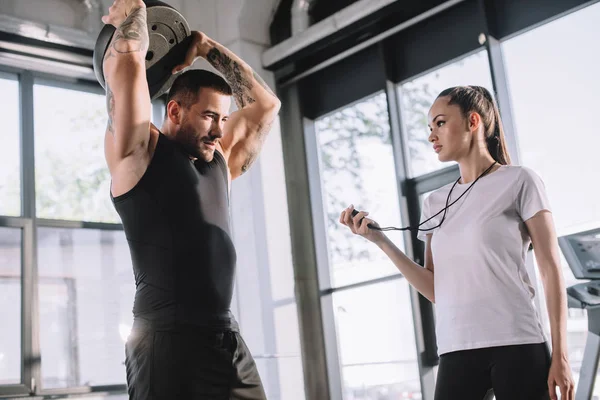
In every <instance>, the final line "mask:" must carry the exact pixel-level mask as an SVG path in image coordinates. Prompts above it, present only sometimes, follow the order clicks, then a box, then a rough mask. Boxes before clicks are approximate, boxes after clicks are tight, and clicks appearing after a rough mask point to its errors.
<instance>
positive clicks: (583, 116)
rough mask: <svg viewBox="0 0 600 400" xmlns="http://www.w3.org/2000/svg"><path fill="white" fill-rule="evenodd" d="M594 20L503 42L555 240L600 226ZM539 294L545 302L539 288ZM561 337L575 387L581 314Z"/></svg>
mask: <svg viewBox="0 0 600 400" xmlns="http://www.w3.org/2000/svg"><path fill="white" fill-rule="evenodd" d="M599 20H600V4H595V5H592V6H589V7H587V8H584V9H581V10H579V11H577V12H574V13H572V14H570V15H568V16H566V17H563V18H560V19H558V20H555V21H553V22H551V23H548V24H546V25H543V26H541V27H539V28H536V29H534V30H532V31H529V32H527V33H525V34H522V35H519V36H517V37H515V38H513V39H510V40H508V41H506V42H504V43H503V53H504V58H505V64H506V68H507V72H508V80H509V87H510V91H511V97H512V104H513V110H514V118H515V125H516V129H517V134H518V138H519V148H520V151H521V158H522V163H523V164H524V165H526V166H528V167H530V168H532V169H533V170H535V171H536V172H537V173H538V174H540V176H541V177H542V179H543V180H544V183H545V185H546V190H547V193H548V197H549V200H550V203H551V206H552V208H553V216H554V220H555V224H556V229H557V233H558V235H559V236H562V235H566V234H570V233H575V232H579V231H583V230H587V229H592V228H596V227H598V226H600V203H599V202H598V198H599V197H600V185H598V163H597V158H598V157H597V147H596V145H595V144H596V143H597V141H598V140H597V138H598V133H597V129H596V121H595V115H596V114H597V110H598V107H600V97H598V93H600V81H599V80H598V73H597V65H598V62H599V61H600V58H599V56H598V53H597V52H594V51H587V50H584V49H591V48H594V47H595V46H597V43H598V41H600V27H599V26H598V21H599ZM574 43H577V45H576V46H574V45H573V44H574ZM557 55H559V56H558V57H557ZM562 266H563V272H564V276H565V280H566V284H567V286H570V285H573V284H575V283H578V281H577V280H575V278H574V277H573V274H572V273H571V270H570V269H569V267H568V264H567V263H566V261H565V260H564V259H562ZM538 281H539V280H538ZM539 289H540V290H539V293H541V294H542V298H541V299H540V300H542V302H545V299H544V298H543V290H542V287H541V283H540V288H539ZM542 308H545V304H543V305H542ZM543 312H545V311H543ZM567 331H568V335H567V339H568V346H569V358H570V361H571V366H572V368H573V373H574V376H575V379H576V381H577V380H578V378H579V372H580V368H581V360H582V357H583V351H584V346H585V340H586V337H587V335H586V333H587V318H586V314H585V313H584V312H582V311H581V310H569V319H568V323H567ZM596 386H597V387H596V389H595V390H594V394H595V395H596V396H598V395H600V387H598V385H596Z"/></svg>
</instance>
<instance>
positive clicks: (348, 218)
mask: <svg viewBox="0 0 600 400" xmlns="http://www.w3.org/2000/svg"><path fill="white" fill-rule="evenodd" d="M352 210H354V206H353V205H350V207H348V208H346V209H345V210H344V211H342V214H341V215H340V223H341V224H342V225H346V226H347V227H348V228H350V230H351V231H352V233H354V234H356V235H360V236H362V237H364V238H365V239H367V240H370V241H371V242H373V243H375V244H377V243H380V242H381V241H383V240H384V239H385V237H386V236H385V235H384V234H383V232H381V231H377V230H374V229H371V228H369V227H368V226H367V225H369V224H371V225H372V226H375V227H379V225H378V224H377V222H375V221H373V220H372V219H370V218H366V216H367V215H369V213H368V212H365V211H360V212H359V213H358V214H356V215H355V216H354V217H352Z"/></svg>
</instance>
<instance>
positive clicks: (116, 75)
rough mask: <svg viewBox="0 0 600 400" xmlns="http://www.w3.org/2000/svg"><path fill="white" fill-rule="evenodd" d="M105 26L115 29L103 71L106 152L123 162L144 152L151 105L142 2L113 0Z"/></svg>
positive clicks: (139, 0) (103, 19)
mask: <svg viewBox="0 0 600 400" xmlns="http://www.w3.org/2000/svg"><path fill="white" fill-rule="evenodd" d="M102 21H103V22H104V23H105V24H111V25H113V26H115V28H116V29H117V30H116V31H115V33H114V35H113V38H112V40H111V42H110V44H109V46H108V49H107V50H106V53H105V56H104V61H103V71H104V80H105V86H106V105H107V109H108V127H107V136H108V134H110V136H111V137H112V138H109V137H107V140H106V144H107V149H106V150H107V153H108V154H109V155H110V157H111V158H112V159H116V160H119V159H123V158H126V157H128V156H130V155H132V154H135V153H136V152H137V151H143V150H147V148H148V141H149V138H150V117H151V110H150V108H151V103H150V95H149V92H148V83H147V81H146V66H145V57H146V52H147V50H148V41H149V40H148V27H147V24H146V5H145V4H144V2H143V1H141V0H116V1H115V2H114V4H113V5H112V6H111V7H110V8H109V15H107V16H104V17H102Z"/></svg>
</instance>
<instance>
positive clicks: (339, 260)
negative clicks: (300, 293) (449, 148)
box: [315, 93, 403, 287]
mask: <svg viewBox="0 0 600 400" xmlns="http://www.w3.org/2000/svg"><path fill="white" fill-rule="evenodd" d="M315 127H316V132H317V147H318V149H319V168H320V175H321V188H322V191H323V194H322V195H323V201H324V207H325V216H326V228H327V237H328V250H329V259H330V264H331V283H332V286H333V287H338V286H344V285H349V284H352V283H356V282H363V281H367V280H370V279H375V278H380V277H383V276H387V275H392V274H396V273H398V270H397V269H396V267H394V265H393V264H392V263H391V261H389V259H388V258H387V257H386V256H385V254H383V252H381V251H379V249H377V248H376V247H375V246H374V245H373V244H371V243H369V242H367V241H366V240H364V239H362V238H360V237H358V236H355V235H353V234H352V232H350V230H349V229H348V228H347V227H345V226H343V225H341V224H340V223H339V219H340V213H341V212H342V211H343V210H344V209H345V208H346V207H348V206H349V205H350V204H353V205H354V207H355V208H356V209H358V210H366V211H368V212H369V217H370V218H373V219H374V220H376V221H377V222H378V223H379V224H380V225H381V226H390V225H391V226H400V224H401V221H400V209H399V206H398V204H399V200H398V187H397V185H396V169H395V167H394V155H393V150H392V142H391V136H390V127H389V117H388V112H387V103H386V96H385V94H384V93H381V94H378V95H376V96H373V97H371V98H368V99H366V100H363V101H361V102H359V103H357V104H354V105H352V106H349V107H347V108H344V109H342V110H340V111H337V112H336V113H334V114H331V115H329V116H327V117H325V118H322V119H320V120H318V121H316V123H315ZM392 235H394V233H392ZM396 238H397V239H398V240H396V242H397V245H398V246H401V247H402V246H403V242H402V236H401V235H397V236H396Z"/></svg>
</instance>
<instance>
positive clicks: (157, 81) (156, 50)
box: [94, 0, 192, 100]
mask: <svg viewBox="0 0 600 400" xmlns="http://www.w3.org/2000/svg"><path fill="white" fill-rule="evenodd" d="M145 3H146V21H147V24H148V37H149V44H148V51H147V52H146V61H145V65H146V80H147V82H148V90H149V93H150V97H151V98H152V99H153V100H154V99H156V98H157V97H159V96H161V95H162V94H164V93H165V92H167V91H168V90H169V88H170V87H171V85H172V83H173V80H174V79H175V78H176V77H177V75H178V74H175V75H174V74H172V71H173V68H174V67H175V66H177V65H179V64H181V63H182V62H183V61H184V60H185V54H186V53H187V50H188V48H189V44H190V42H191V39H192V37H191V31H190V27H189V25H188V23H187V21H186V20H185V18H184V17H183V15H181V13H180V12H179V11H177V10H176V9H175V8H173V7H172V6H170V5H168V4H166V3H163V2H161V1H156V0H147V1H145ZM115 31H116V29H115V27H114V26H112V25H105V26H104V27H103V28H102V30H101V31H100V34H99V35H98V39H97V40H96V45H95V47H94V73H95V74H96V79H97V80H98V82H99V83H100V85H101V86H102V87H103V88H106V87H105V81H104V72H103V62H104V56H105V54H106V51H107V49H108V45H109V44H110V42H111V40H112V37H113V35H114V33H115Z"/></svg>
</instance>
